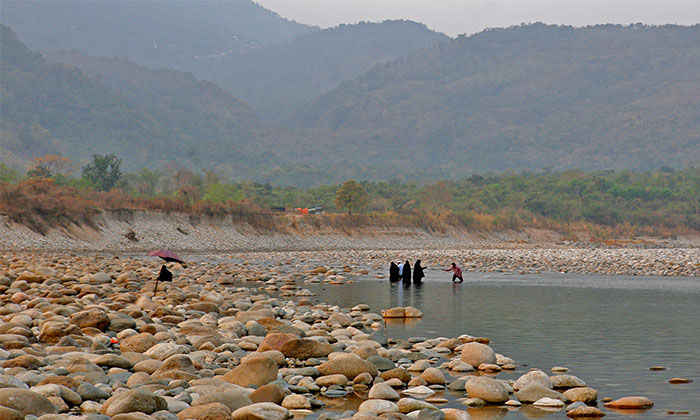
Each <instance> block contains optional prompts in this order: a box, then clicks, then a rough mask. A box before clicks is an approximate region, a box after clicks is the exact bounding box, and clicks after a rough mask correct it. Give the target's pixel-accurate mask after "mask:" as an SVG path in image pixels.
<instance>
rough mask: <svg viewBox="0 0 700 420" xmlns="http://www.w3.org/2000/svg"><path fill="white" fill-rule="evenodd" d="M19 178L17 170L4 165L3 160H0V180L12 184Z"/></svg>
mask: <svg viewBox="0 0 700 420" xmlns="http://www.w3.org/2000/svg"><path fill="white" fill-rule="evenodd" d="M19 179H20V176H19V172H17V171H16V170H15V169H12V168H10V167H9V166H7V165H5V163H4V162H0V182H7V183H10V184H14V183H16V182H17V181H19Z"/></svg>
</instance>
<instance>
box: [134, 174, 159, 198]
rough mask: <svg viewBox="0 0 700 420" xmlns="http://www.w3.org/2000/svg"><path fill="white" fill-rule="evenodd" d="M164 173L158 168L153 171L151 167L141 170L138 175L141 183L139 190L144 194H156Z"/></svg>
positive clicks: (151, 195)
mask: <svg viewBox="0 0 700 420" xmlns="http://www.w3.org/2000/svg"><path fill="white" fill-rule="evenodd" d="M161 176H162V174H161V173H160V171H159V170H158V169H155V170H153V171H151V170H150V169H147V168H143V169H141V172H139V174H138V177H139V180H140V181H141V183H140V184H139V190H140V192H141V193H142V194H145V195H147V196H149V197H153V196H154V195H156V187H157V186H158V181H160V178H161Z"/></svg>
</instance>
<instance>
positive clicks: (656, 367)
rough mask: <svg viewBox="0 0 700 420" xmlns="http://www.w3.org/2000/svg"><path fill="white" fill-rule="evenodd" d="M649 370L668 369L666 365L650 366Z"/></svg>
mask: <svg viewBox="0 0 700 420" xmlns="http://www.w3.org/2000/svg"><path fill="white" fill-rule="evenodd" d="M649 370H654V371H662V370H666V367H664V366H652V367H650V368H649Z"/></svg>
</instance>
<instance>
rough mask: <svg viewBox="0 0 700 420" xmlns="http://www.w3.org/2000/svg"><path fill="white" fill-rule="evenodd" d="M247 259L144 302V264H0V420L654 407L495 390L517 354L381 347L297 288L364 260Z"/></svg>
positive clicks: (363, 326) (21, 258)
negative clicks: (321, 262) (292, 260)
mask: <svg viewBox="0 0 700 420" xmlns="http://www.w3.org/2000/svg"><path fill="white" fill-rule="evenodd" d="M465 255H467V254H465ZM247 257H249V258H248V260H245V261H239V262H235V263H234V262H230V261H227V260H228V259H227V258H226V257H225V256H221V255H219V256H218V258H205V259H193V261H194V262H191V263H190V264H189V265H188V266H187V267H186V268H182V269H179V270H178V271H177V272H176V276H175V279H174V280H173V282H169V283H165V284H163V283H161V284H160V285H159V287H158V289H159V290H158V294H157V296H155V297H152V296H153V291H154V285H155V283H154V281H153V277H154V274H155V273H157V270H158V267H159V266H160V264H159V263H157V262H155V261H146V260H144V259H142V258H131V257H125V256H121V257H120V256H110V257H105V256H91V257H84V256H74V255H73V256H71V255H68V254H39V255H32V254H4V255H2V272H0V290H1V291H2V294H1V295H0V298H1V299H2V303H3V305H2V308H0V316H1V317H2V321H1V323H0V366H1V369H0V370H1V375H0V383H1V384H2V386H1V387H0V418H3V419H35V418H39V419H41V420H54V419H76V420H77V419H85V420H103V419H104V420H107V419H110V418H111V419H114V420H151V419H157V420H175V419H179V420H185V419H196V420H210V419H236V420H238V419H240V420H248V419H271V420H272V419H280V420H282V419H285V418H289V417H295V418H303V417H310V418H319V419H336V418H354V419H368V420H369V419H377V418H382V419H438V420H439V419H448V420H452V419H460V420H461V419H470V418H475V419H476V418H492V417H493V416H494V415H495V416H497V417H499V418H500V417H501V416H503V415H506V413H507V412H508V411H509V410H516V411H524V412H526V413H528V415H529V416H530V415H534V416H539V415H541V414H545V413H546V412H547V411H551V410H554V411H561V412H565V413H566V415H568V416H569V417H580V416H589V417H591V416H601V415H604V414H606V413H609V412H610V410H630V409H645V408H649V407H651V406H652V405H653V403H652V402H651V401H649V400H648V399H646V398H644V397H629V398H623V399H621V400H616V401H608V400H606V399H604V398H602V397H601V396H599V395H598V392H597V391H596V390H595V389H592V388H590V387H587V386H586V383H585V378H579V377H576V376H573V375H569V374H567V373H566V372H567V369H566V368H565V367H556V368H551V369H549V370H547V371H544V370H540V369H537V368H533V369H531V370H530V371H528V372H527V373H525V374H523V375H521V376H520V377H518V378H515V379H513V380H504V379H500V378H499V375H500V374H501V372H507V371H512V370H513V369H515V368H517V367H518V364H517V355H501V354H498V353H497V351H498V349H497V348H492V347H491V346H490V342H489V339H488V338H485V337H473V336H471V335H469V334H468V333H469V332H468V331H464V334H462V335H460V336H458V337H414V338H411V339H408V340H393V339H392V338H391V337H387V335H386V331H385V323H384V320H383V318H382V316H381V315H380V314H378V313H372V312H370V311H369V306H368V305H366V304H364V303H362V302H357V304H356V305H355V306H353V307H351V308H341V307H337V306H332V305H329V304H325V303H323V296H315V295H314V294H313V293H312V292H310V291H309V290H308V289H305V288H304V284H305V282H333V281H336V282H342V280H343V279H342V277H343V275H342V273H354V274H355V275H358V276H361V275H368V274H366V273H365V269H362V268H358V267H354V266H353V265H352V264H354V263H353V261H354V259H355V258H357V261H359V260H360V259H361V258H362V257H366V255H365V254H362V253H346V254H345V255H341V254H330V255H325V254H319V253H314V254H309V255H295V256H294V257H295V258H296V262H295V263H294V266H293V269H286V270H281V269H279V268H280V267H285V266H286V267H287V268H289V265H290V264H292V262H291V261H290V258H291V257H292V256H291V255H289V254H286V253H269V254H264V255H263V254H260V255H249V256H247ZM253 257H256V258H255V259H254V258H253ZM327 257H328V258H330V257H333V259H332V260H327V262H328V263H327V264H325V265H320V266H319V265H318V263H317V261H318V260H319V259H323V258H327ZM374 257H375V259H382V258H383V255H379V254H377V255H375V256H374ZM452 257H453V256H452V255H449V256H448V255H445V256H444V258H452ZM435 258H438V256H436V257H435ZM304 260H306V261H308V262H306V263H305V262H304ZM330 261H339V263H335V262H334V263H333V264H330V263H329V262H330ZM343 261H345V264H343V263H342V262H343ZM377 264H379V262H377ZM382 264H383V260H382ZM331 265H332V266H333V267H331ZM340 287H343V286H340ZM397 312H401V311H400V310H394V311H393V312H392V313H397ZM410 313H411V314H412V316H418V315H417V314H416V313H415V311H413V310H411V311H410ZM602 403H606V406H605V407H603V406H602V405H603V404H602ZM538 413H539V414H538Z"/></svg>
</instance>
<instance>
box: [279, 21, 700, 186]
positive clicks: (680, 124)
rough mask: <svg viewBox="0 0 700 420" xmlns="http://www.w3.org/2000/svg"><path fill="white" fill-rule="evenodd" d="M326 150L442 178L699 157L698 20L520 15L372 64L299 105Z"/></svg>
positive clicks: (294, 119) (296, 118) (296, 122)
mask: <svg viewBox="0 0 700 420" xmlns="http://www.w3.org/2000/svg"><path fill="white" fill-rule="evenodd" d="M287 123H288V124H290V125H293V126H296V127H301V128H307V129H308V128H314V129H320V130H326V133H327V134H326V138H333V139H334V140H333V146H334V147H335V149H334V150H335V153H336V154H337V155H340V156H343V157H344V158H347V159H348V160H349V161H350V163H351V164H352V163H354V162H363V163H365V164H369V163H379V162H385V163H386V164H392V163H393V164H396V165H403V166H405V167H406V168H407V169H409V168H415V167H423V168H425V167H428V168H436V167H439V166H440V165H442V166H443V168H444V169H445V170H446V171H447V172H448V173H450V174H452V175H453V176H455V175H459V174H464V173H469V172H476V171H487V170H501V169H509V168H510V169H519V168H544V167H553V168H554V169H560V168H583V169H617V168H633V169H648V168H654V167H660V166H662V165H667V166H671V167H681V166H684V164H686V163H687V162H688V161H696V162H697V161H700V147H699V145H700V25H695V26H692V27H679V26H672V25H668V26H661V27H648V26H642V25H634V26H627V27H622V26H619V25H617V26H615V25H602V26H593V27H586V28H573V27H566V26H548V25H543V24H533V25H523V26H518V27H512V28H507V29H494V30H487V31H484V32H482V33H479V34H476V35H474V36H470V37H460V38H458V39H456V40H453V41H448V42H445V43H440V44H437V45H435V46H431V47H428V48H426V49H424V50H421V51H419V52H417V53H415V54H412V55H409V56H408V57H406V58H400V59H397V60H395V61H392V62H391V63H387V64H380V65H378V66H376V67H375V68H373V69H372V70H370V71H368V72H367V73H365V74H364V75H362V76H361V77H359V78H357V79H356V80H353V81H350V82H346V83H343V84H342V85H341V86H340V87H338V88H336V89H334V90H332V91H330V92H328V93H326V94H324V95H322V96H320V97H318V98H316V99H314V100H312V101H310V102H309V103H308V104H306V105H304V106H302V107H300V108H299V109H298V110H297V111H296V112H295V113H294V114H293V115H291V116H290V117H289V118H288V119H287Z"/></svg>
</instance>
